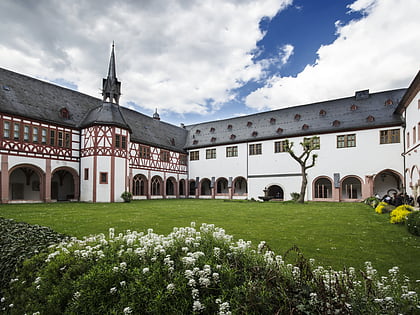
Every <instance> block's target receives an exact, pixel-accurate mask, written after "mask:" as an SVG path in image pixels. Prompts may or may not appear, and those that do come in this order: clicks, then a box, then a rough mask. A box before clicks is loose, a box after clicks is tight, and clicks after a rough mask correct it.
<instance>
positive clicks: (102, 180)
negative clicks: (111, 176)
mask: <svg viewBox="0 0 420 315" xmlns="http://www.w3.org/2000/svg"><path fill="white" fill-rule="evenodd" d="M99 184H108V172H100V173H99Z"/></svg>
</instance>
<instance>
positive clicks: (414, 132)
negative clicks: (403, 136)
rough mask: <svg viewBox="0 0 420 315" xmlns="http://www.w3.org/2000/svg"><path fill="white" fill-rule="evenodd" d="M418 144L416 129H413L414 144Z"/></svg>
mask: <svg viewBox="0 0 420 315" xmlns="http://www.w3.org/2000/svg"><path fill="white" fill-rule="evenodd" d="M414 143H416V127H413V144H414Z"/></svg>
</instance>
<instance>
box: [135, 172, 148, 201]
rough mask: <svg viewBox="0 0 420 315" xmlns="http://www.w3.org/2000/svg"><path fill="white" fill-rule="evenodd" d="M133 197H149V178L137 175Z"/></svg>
mask: <svg viewBox="0 0 420 315" xmlns="http://www.w3.org/2000/svg"><path fill="white" fill-rule="evenodd" d="M132 193H133V196H147V178H146V176H144V175H141V174H137V175H136V176H134V177H133V187H132Z"/></svg>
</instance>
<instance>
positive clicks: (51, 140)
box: [50, 130, 55, 145]
mask: <svg viewBox="0 0 420 315" xmlns="http://www.w3.org/2000/svg"><path fill="white" fill-rule="evenodd" d="M50 145H55V130H50Z"/></svg>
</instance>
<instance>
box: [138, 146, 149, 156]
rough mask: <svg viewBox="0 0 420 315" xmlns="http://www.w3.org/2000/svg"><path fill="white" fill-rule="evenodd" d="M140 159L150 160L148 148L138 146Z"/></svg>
mask: <svg viewBox="0 0 420 315" xmlns="http://www.w3.org/2000/svg"><path fill="white" fill-rule="evenodd" d="M140 158H142V159H150V147H145V146H142V145H141V146H140Z"/></svg>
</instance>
